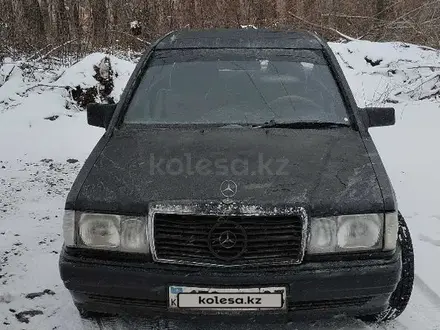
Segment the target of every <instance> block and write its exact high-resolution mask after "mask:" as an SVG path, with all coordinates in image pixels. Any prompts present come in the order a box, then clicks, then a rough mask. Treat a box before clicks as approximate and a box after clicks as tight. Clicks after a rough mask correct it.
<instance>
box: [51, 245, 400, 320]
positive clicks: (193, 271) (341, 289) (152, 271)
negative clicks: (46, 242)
mask: <svg viewBox="0 0 440 330" xmlns="http://www.w3.org/2000/svg"><path fill="white" fill-rule="evenodd" d="M60 273H61V278H62V279H63V281H64V284H65V286H66V287H67V289H69V290H70V292H71V294H72V297H73V300H74V302H75V304H76V305H77V306H78V307H80V308H83V309H85V310H88V311H95V312H103V313H111V314H125V313H130V314H133V313H134V314H147V315H152V316H159V317H163V316H167V317H173V316H178V317H181V316H182V315H184V314H190V315H191V314H192V315H205V314H207V315H215V314H219V313H218V312H209V311H197V312H194V311H189V312H187V311H185V313H182V312H175V311H174V310H173V311H171V310H169V309H168V287H169V286H170V285H179V286H196V287H213V288H215V287H220V288H221V287H227V288H234V287H236V288H242V287H266V286H286V287H287V312H282V313H280V312H278V313H274V312H262V311H258V312H246V313H244V312H241V313H240V315H243V314H244V315H245V316H246V315H249V316H250V315H252V317H254V316H255V314H258V315H260V316H261V315H265V314H268V315H269V314H272V315H273V314H276V316H277V317H281V316H287V317H289V318H295V319H296V318H299V319H301V318H307V319H310V318H323V317H329V316H334V315H338V314H346V315H350V316H360V315H370V314H375V313H379V312H381V311H383V310H384V309H385V308H386V307H387V303H388V299H389V297H390V295H391V293H392V292H393V291H394V290H395V288H396V285H397V283H398V281H399V279H400V273H401V258H400V249H397V251H396V253H395V254H394V255H393V256H391V257H390V258H388V259H379V260H356V261H327V262H305V263H303V264H301V265H295V266H289V267H272V268H270V267H267V268H259V269H256V268H254V269H252V268H249V267H248V268H247V269H218V268H216V269H214V268H197V267H185V266H175V265H168V264H157V263H152V262H149V261H145V262H139V261H137V262H120V261H109V260H106V261H105V260H102V259H98V258H93V257H82V256H81V255H78V254H75V255H73V254H71V253H69V252H68V251H67V250H66V249H65V248H63V251H62V253H61V255H60ZM225 313H227V314H234V313H231V312H225Z"/></svg>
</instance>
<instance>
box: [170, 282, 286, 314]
mask: <svg viewBox="0 0 440 330" xmlns="http://www.w3.org/2000/svg"><path fill="white" fill-rule="evenodd" d="M169 308H170V309H198V310H262V309H264V310H284V309H286V288H285V287H266V288H243V289H224V288H221V289H220V288H198V287H187V286H170V287H169Z"/></svg>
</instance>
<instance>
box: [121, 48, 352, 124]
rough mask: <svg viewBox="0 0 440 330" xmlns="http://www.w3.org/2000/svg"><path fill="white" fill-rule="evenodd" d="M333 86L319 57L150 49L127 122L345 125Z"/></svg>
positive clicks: (310, 54)
mask: <svg viewBox="0 0 440 330" xmlns="http://www.w3.org/2000/svg"><path fill="white" fill-rule="evenodd" d="M347 117H348V116H347V113H346V109H345V106H344V103H343V101H342V98H341V95H340V92H339V89H338V87H337V85H336V82H335V80H334V78H333V76H332V74H331V71H330V69H329V68H328V66H327V64H326V62H325V61H324V59H323V58H322V55H320V53H319V52H313V51H309V50H282V51H275V50H272V51H271V50H259V51H255V52H254V53H251V52H249V51H246V52H240V51H239V50H234V51H226V50H223V51H219V50H175V51H170V50H169V51H160V52H156V53H155V54H154V56H153V58H152V59H151V60H150V63H149V67H148V69H147V71H146V73H145V74H144V77H143V79H142V81H141V83H140V85H139V86H138V88H137V90H136V92H135V94H134V97H133V99H132V102H131V104H130V106H129V109H128V111H127V114H126V117H125V123H127V124H263V123H267V122H280V123H292V122H293V123H296V122H331V123H333V122H334V123H345V124H346V123H347V122H348V119H347Z"/></svg>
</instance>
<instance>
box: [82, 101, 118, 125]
mask: <svg viewBox="0 0 440 330" xmlns="http://www.w3.org/2000/svg"><path fill="white" fill-rule="evenodd" d="M116 106H117V104H100V103H90V104H88V105H87V123H88V124H89V125H91V126H97V127H104V128H105V129H107V127H108V125H109V124H110V120H111V119H112V117H113V113H114V112H115V109H116Z"/></svg>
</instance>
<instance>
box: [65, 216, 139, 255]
mask: <svg viewBox="0 0 440 330" xmlns="http://www.w3.org/2000/svg"><path fill="white" fill-rule="evenodd" d="M63 229H64V230H63V231H64V243H65V245H66V246H78V247H85V248H92V249H104V250H113V251H124V252H138V253H147V252H148V241H147V236H146V232H147V230H146V219H145V218H143V217H129V216H121V215H114V214H100V213H80V212H76V213H75V212H74V211H66V212H65V216H64V223H63Z"/></svg>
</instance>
